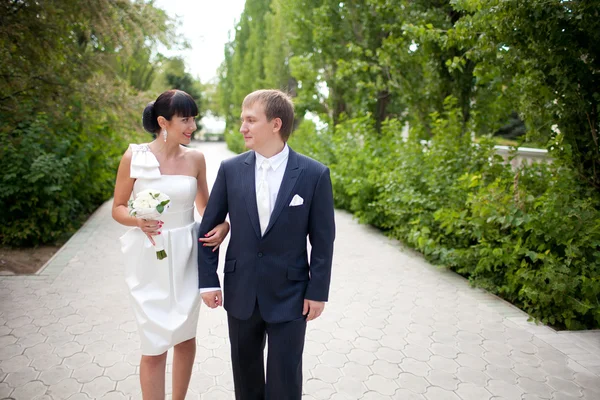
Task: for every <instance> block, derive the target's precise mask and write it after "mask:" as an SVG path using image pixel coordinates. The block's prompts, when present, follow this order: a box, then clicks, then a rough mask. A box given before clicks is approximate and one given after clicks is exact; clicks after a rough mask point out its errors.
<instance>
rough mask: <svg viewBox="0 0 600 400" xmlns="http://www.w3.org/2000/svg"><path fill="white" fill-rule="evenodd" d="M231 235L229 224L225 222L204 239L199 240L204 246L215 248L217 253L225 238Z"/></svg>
mask: <svg viewBox="0 0 600 400" xmlns="http://www.w3.org/2000/svg"><path fill="white" fill-rule="evenodd" d="M228 233H229V222H227V221H225V222H223V223H221V224H219V225H217V226H215V227H214V228H213V229H212V230H211V231H210V232H208V233H207V234H206V235H204V237H203V238H200V239H198V241H199V242H202V246H209V247H214V249H213V251H216V250H217V249H218V248H219V246H220V245H221V243H223V240H225V237H226V236H227V234H228Z"/></svg>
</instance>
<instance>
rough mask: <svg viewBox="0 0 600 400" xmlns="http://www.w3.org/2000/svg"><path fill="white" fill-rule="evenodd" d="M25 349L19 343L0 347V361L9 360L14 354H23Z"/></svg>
mask: <svg viewBox="0 0 600 400" xmlns="http://www.w3.org/2000/svg"><path fill="white" fill-rule="evenodd" d="M24 350H25V349H24V348H23V346H21V345H20V344H10V345H8V346H4V347H0V362H2V361H6V360H9V359H11V358H13V357H14V356H17V355H19V354H23V351H24Z"/></svg>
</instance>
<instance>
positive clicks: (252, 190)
mask: <svg viewBox="0 0 600 400" xmlns="http://www.w3.org/2000/svg"><path fill="white" fill-rule="evenodd" d="M255 168H256V155H255V154H254V152H253V151H250V152H248V156H247V157H246V159H245V160H244V164H243V168H242V176H241V178H242V185H243V187H244V198H245V200H246V208H247V209H248V215H249V216H250V222H251V223H252V226H253V227H254V232H255V233H256V236H258V237H259V238H260V237H261V236H262V235H261V234H260V222H259V220H258V208H257V206H256V175H255V174H256V171H255Z"/></svg>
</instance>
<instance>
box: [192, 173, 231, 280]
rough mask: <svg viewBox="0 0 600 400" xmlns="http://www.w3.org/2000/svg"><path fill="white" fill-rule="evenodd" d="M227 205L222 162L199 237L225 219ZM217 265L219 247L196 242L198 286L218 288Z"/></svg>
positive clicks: (203, 217)
mask: <svg viewBox="0 0 600 400" xmlns="http://www.w3.org/2000/svg"><path fill="white" fill-rule="evenodd" d="M228 210H229V209H228V205H227V182H226V180H225V170H224V166H223V163H221V166H220V167H219V172H218V173H217V179H216V180H215V183H214V185H213V187H212V190H211V192H210V196H209V198H208V204H207V205H206V210H205V211H204V215H203V216H202V222H201V223H200V229H199V231H198V235H199V238H202V237H204V235H206V234H207V233H208V232H209V231H210V230H211V229H213V228H214V227H215V226H217V225H219V224H220V223H222V222H223V221H225V217H227V213H228ZM218 266H219V248H217V249H216V251H213V247H208V246H203V245H202V242H198V287H199V288H200V289H202V288H220V287H221V284H220V283H219V276H218V275H217V267H218Z"/></svg>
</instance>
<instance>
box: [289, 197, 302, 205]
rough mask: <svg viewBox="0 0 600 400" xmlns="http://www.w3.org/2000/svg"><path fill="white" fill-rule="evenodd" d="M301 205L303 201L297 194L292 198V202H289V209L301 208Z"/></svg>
mask: <svg viewBox="0 0 600 400" xmlns="http://www.w3.org/2000/svg"><path fill="white" fill-rule="evenodd" d="M302 204H304V199H303V198H302V197H300V196H298V195H297V194H295V195H294V197H293V198H292V201H290V207H297V206H301V205H302Z"/></svg>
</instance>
